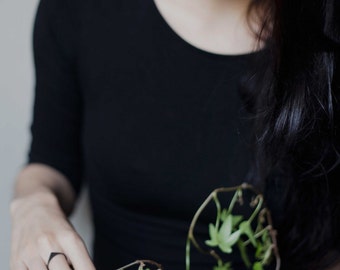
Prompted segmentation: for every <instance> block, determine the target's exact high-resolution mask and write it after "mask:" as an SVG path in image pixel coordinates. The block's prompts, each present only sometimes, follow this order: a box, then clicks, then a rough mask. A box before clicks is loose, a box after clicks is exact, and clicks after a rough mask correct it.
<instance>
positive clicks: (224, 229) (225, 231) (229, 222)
mask: <svg viewBox="0 0 340 270" xmlns="http://www.w3.org/2000/svg"><path fill="white" fill-rule="evenodd" d="M232 226H233V218H232V216H231V215H228V216H227V218H226V219H225V221H224V222H223V223H222V226H221V228H220V230H219V232H218V240H221V239H222V240H223V239H227V238H229V236H230V234H231V230H232Z"/></svg>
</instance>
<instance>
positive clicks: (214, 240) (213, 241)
mask: <svg viewBox="0 0 340 270" xmlns="http://www.w3.org/2000/svg"><path fill="white" fill-rule="evenodd" d="M209 236H210V240H207V241H205V243H206V244H207V245H208V246H211V247H216V246H217V245H218V231H217V229H216V227H215V225H214V224H212V223H210V224H209Z"/></svg>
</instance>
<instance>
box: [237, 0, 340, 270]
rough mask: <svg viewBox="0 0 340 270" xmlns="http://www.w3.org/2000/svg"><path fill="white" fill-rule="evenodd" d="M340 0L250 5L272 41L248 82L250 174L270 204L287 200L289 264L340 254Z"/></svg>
mask: <svg viewBox="0 0 340 270" xmlns="http://www.w3.org/2000/svg"><path fill="white" fill-rule="evenodd" d="M339 2H340V1H337V0H313V1H310V0H253V1H252V3H251V6H250V9H249V18H250V19H254V18H255V20H261V23H262V25H263V27H262V28H261V30H260V31H258V30H257V34H258V38H259V41H260V42H264V43H265V47H266V48H265V50H264V52H263V54H265V55H262V56H261V59H259V60H258V61H257V66H256V72H255V71H254V72H253V73H252V74H250V76H248V77H247V80H246V82H245V87H243V88H242V97H243V99H244V101H245V104H246V105H247V109H248V111H249V112H250V113H251V115H252V116H251V118H252V120H253V127H254V128H253V147H254V149H253V150H254V151H253V153H254V155H253V165H252V169H251V173H250V177H251V180H252V181H253V182H254V184H256V185H258V186H259V187H261V188H264V190H265V191H267V195H266V196H267V197H268V206H269V208H270V207H271V202H273V203H272V205H276V204H277V200H281V201H282V203H281V209H280V211H281V213H282V215H281V216H280V215H277V216H276V217H275V221H276V224H277V227H278V240H279V249H280V253H281V256H282V258H283V269H288V268H290V269H299V270H303V269H326V268H327V267H328V266H330V265H332V264H334V262H335V261H336V259H339V256H340V254H339V251H340V246H339V245H340V239H339V238H340V199H339V198H340V168H339V166H338V164H339V160H340V155H339V150H340V149H339V148H340V135H339V132H340V130H339V129H340V127H339V126H340V104H339V102H340V66H339V65H340V21H339V18H337V17H336V16H338V17H339V16H340V3H339ZM254 11H257V12H254ZM253 14H257V15H255V16H254V15H253ZM337 20H338V21H337ZM264 56H265V57H264ZM337 178H338V179H337ZM275 192H277V194H276V193H275ZM265 193H266V192H265ZM273 193H274V195H273ZM277 195H278V196H277ZM276 210H278V209H272V211H273V212H275V211H276Z"/></svg>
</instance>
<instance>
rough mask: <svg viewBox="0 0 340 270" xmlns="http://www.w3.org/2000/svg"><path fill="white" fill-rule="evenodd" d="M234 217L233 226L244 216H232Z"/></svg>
mask: <svg viewBox="0 0 340 270" xmlns="http://www.w3.org/2000/svg"><path fill="white" fill-rule="evenodd" d="M232 217H233V227H235V226H236V225H237V224H239V223H240V222H241V221H242V219H243V216H232Z"/></svg>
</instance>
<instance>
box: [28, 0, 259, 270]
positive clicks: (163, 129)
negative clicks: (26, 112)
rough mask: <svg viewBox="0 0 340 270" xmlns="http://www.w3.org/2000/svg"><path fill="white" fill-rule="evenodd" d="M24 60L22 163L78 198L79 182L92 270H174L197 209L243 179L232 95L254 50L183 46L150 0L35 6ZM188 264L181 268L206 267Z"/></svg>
mask: <svg viewBox="0 0 340 270" xmlns="http://www.w3.org/2000/svg"><path fill="white" fill-rule="evenodd" d="M34 52H35V65H36V95H35V103H34V118H33V123H32V126H31V131H32V144H31V148H30V152H29V158H28V163H32V162H40V163H44V164H48V165H50V166H52V167H54V168H56V169H57V170H59V171H60V172H62V173H63V174H64V175H65V176H66V177H67V178H68V179H69V181H70V182H71V184H72V186H73V187H74V189H75V191H76V192H77V193H78V192H79V189H80V187H81V184H82V182H83V181H82V180H83V179H84V180H86V181H87V182H88V185H89V190H90V198H91V205H92V210H93V216H94V223H95V245H94V248H95V251H94V254H95V258H94V260H95V263H96V266H97V269H99V270H106V269H114V268H115V267H118V266H122V265H124V264H126V263H129V262H131V261H134V260H135V259H143V258H150V259H154V260H156V261H159V262H160V263H162V264H163V265H164V266H165V268H166V269H184V266H185V263H184V258H185V241H186V234H187V231H188V228H189V223H190V221H191V219H192V217H193V214H194V213H195V211H196V210H197V208H198V207H199V205H200V204H201V203H202V202H203V200H204V199H205V197H206V196H207V195H208V194H209V193H210V192H211V191H212V190H213V189H215V188H217V187H221V186H232V185H237V184H240V183H242V182H243V181H245V177H246V173H247V169H248V166H249V142H248V139H247V136H248V134H249V131H250V124H249V123H248V122H247V121H246V112H245V109H244V107H243V104H242V101H241V99H240V96H239V92H238V86H239V83H240V80H241V77H242V75H244V74H246V73H247V71H248V70H249V66H250V64H251V63H252V61H253V60H254V59H255V58H256V56H257V54H258V53H249V54H244V55H235V56H233V55H219V54H214V53H210V52H206V51H204V50H201V49H199V48H197V47H194V46H193V45H191V44H189V43H188V42H186V41H185V40H184V39H182V38H181V37H179V36H178V35H177V34H176V33H175V32H174V31H173V30H172V29H171V27H169V25H168V24H167V23H166V21H165V20H164V19H163V17H162V16H161V14H160V13H159V11H158V10H157V7H156V6H155V4H154V2H153V0H130V1H126V0H115V1H112V0H72V1H71V0H68V1H67V0H42V1H41V3H40V6H39V9H38V13H37V18H36V23H35V31H34ZM206 218H208V217H206ZM206 222H207V220H206V221H201V225H202V226H203V225H204V226H205V225H206V224H205V223H206ZM193 256H194V257H193V259H192V263H193V267H192V269H209V268H207V264H209V263H210V262H213V261H212V260H211V259H210V258H208V257H204V256H201V255H199V256H196V255H195V254H194V255H193ZM240 260H241V259H240V258H238V257H237V258H235V263H234V268H235V269H238V268H237V267H236V266H237V264H238V262H240ZM195 265H196V267H195Z"/></svg>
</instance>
